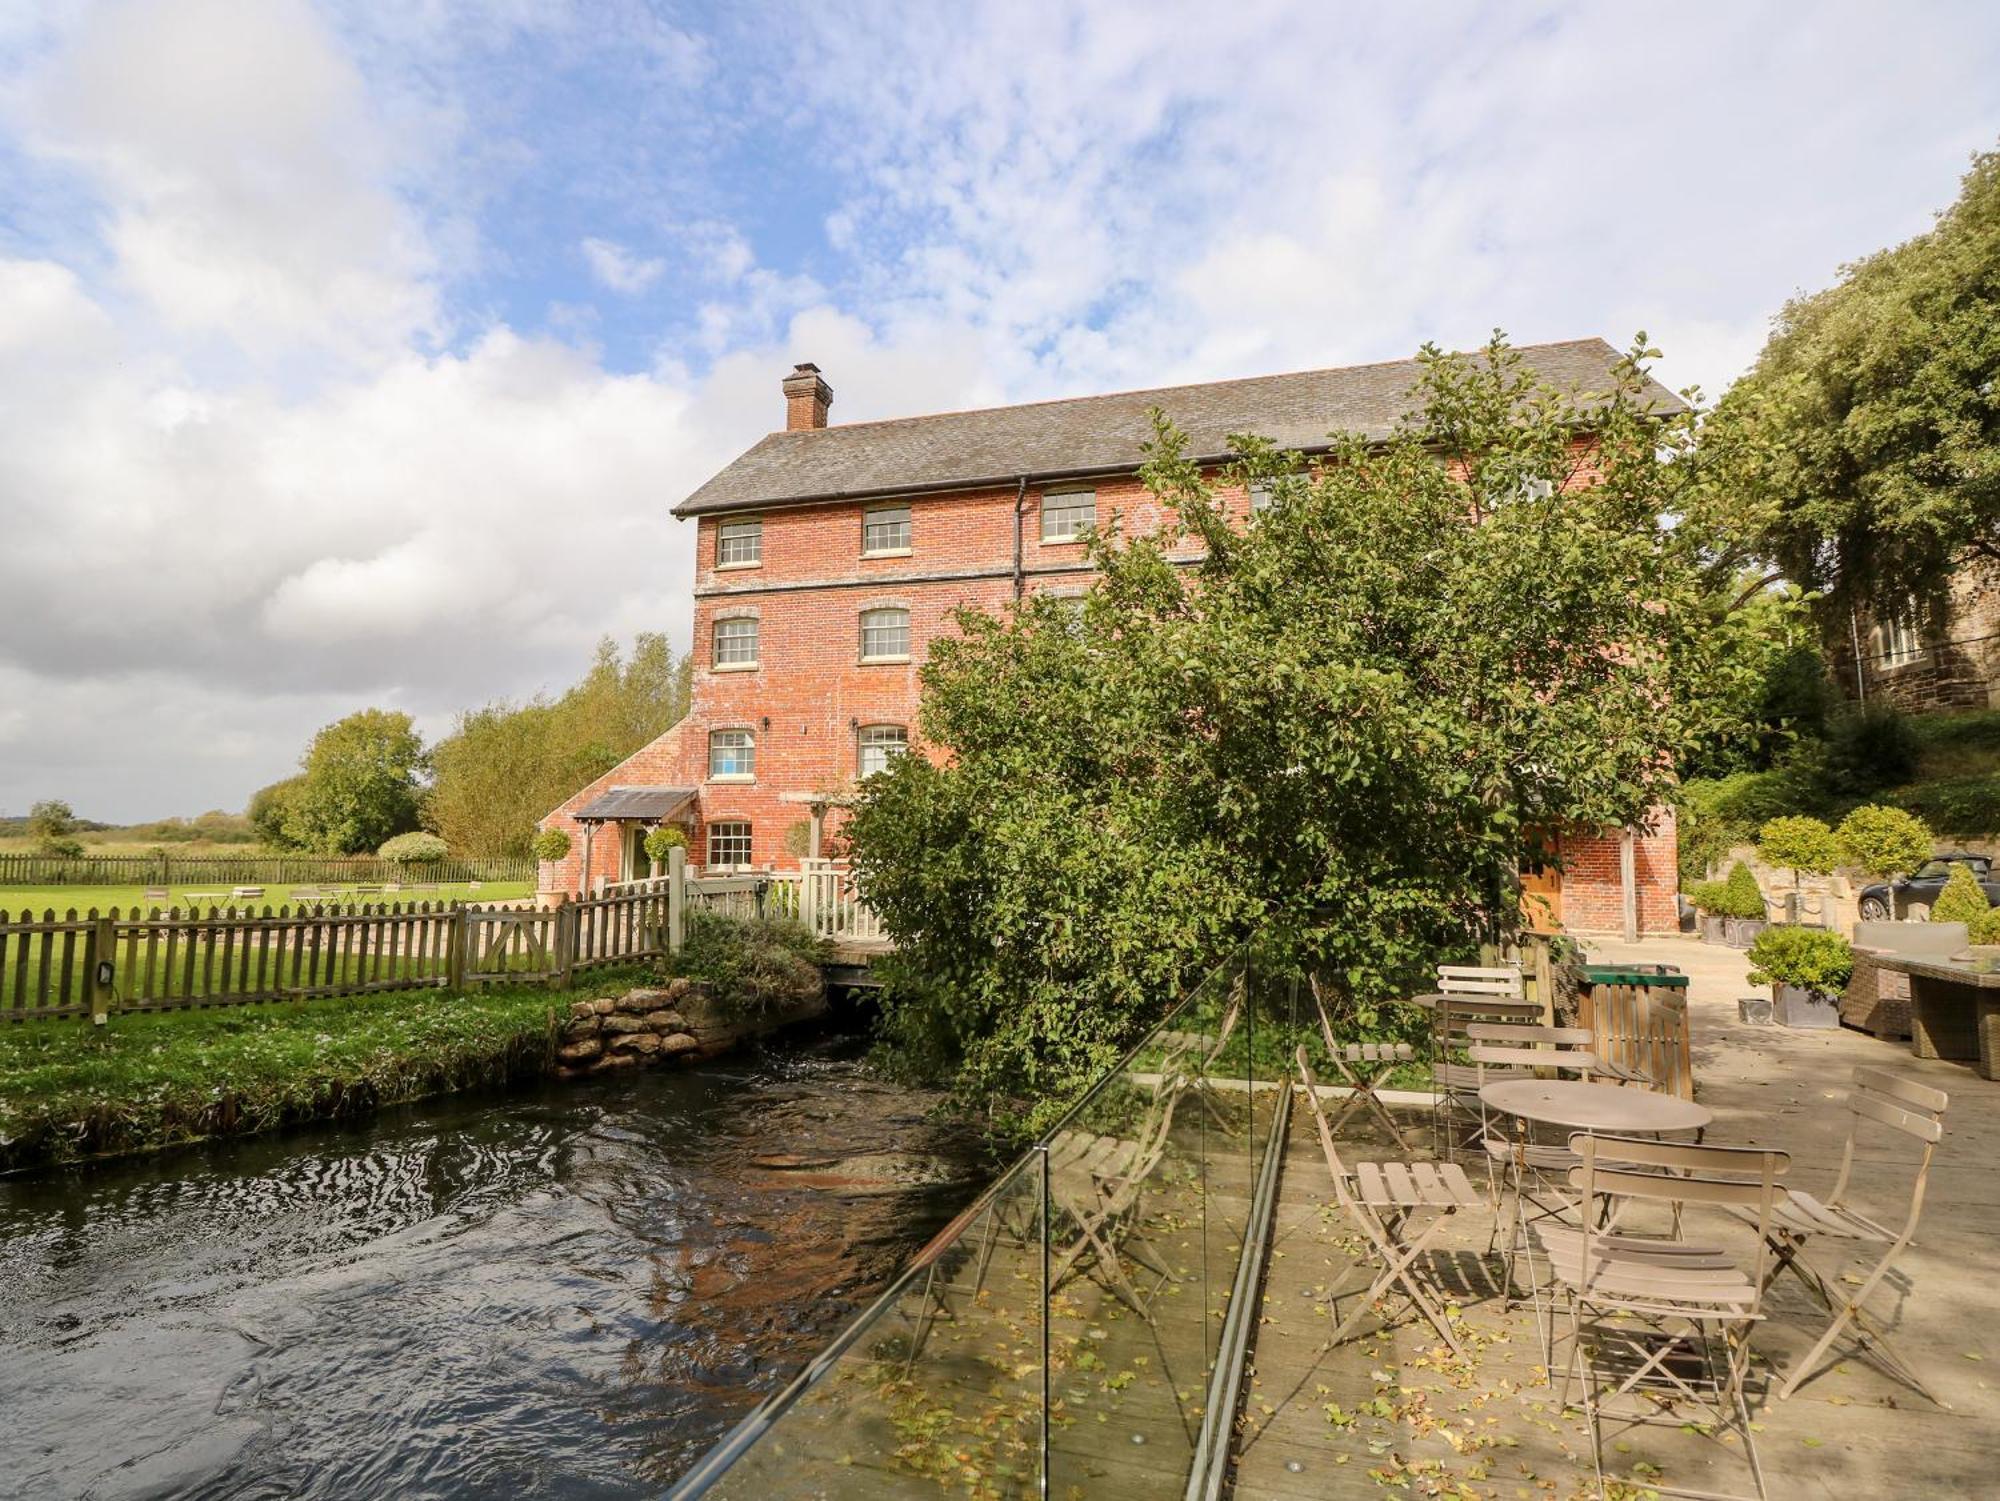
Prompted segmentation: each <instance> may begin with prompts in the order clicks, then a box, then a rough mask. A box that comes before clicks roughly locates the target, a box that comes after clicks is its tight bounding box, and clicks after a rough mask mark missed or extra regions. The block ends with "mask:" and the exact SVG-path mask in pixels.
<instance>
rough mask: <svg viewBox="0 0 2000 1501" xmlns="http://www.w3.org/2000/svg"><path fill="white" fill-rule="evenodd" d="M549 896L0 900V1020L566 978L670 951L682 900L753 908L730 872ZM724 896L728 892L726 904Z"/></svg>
mask: <svg viewBox="0 0 2000 1501" xmlns="http://www.w3.org/2000/svg"><path fill="white" fill-rule="evenodd" d="M646 884H647V886H648V887H649V888H651V889H645V890H629V889H628V890H620V891H617V892H613V893H611V894H608V895H605V896H602V897H596V898H592V899H590V900H587V901H579V902H568V903H565V904H564V905H562V906H560V907H553V908H531V907H524V906H475V905H469V904H464V903H443V902H416V903H407V904H384V905H380V906H366V907H354V908H331V907H320V906H311V907H298V908H291V907H280V908H278V909H277V910H276V911H273V910H272V909H271V908H269V907H266V908H264V909H263V910H262V911H255V910H238V909H235V908H211V909H209V910H208V911H206V912H199V911H187V912H183V911H181V910H179V909H177V908H176V909H170V910H168V911H165V912H161V911H158V910H154V911H151V912H147V913H140V912H132V913H129V914H121V913H120V912H119V911H117V910H116V909H113V910H112V911H110V912H108V913H102V914H100V913H98V912H97V911H95V910H92V911H89V912H84V913H78V912H76V911H75V910H71V911H68V912H65V913H62V914H60V915H58V914H57V913H56V912H54V911H45V912H44V913H42V915H41V916H39V917H37V916H35V915H34V914H33V913H22V914H21V915H20V916H19V917H18V918H15V917H9V916H7V915H6V914H4V913H0V1021H17V1022H18V1021H39V1020H47V1019H52V1018H79V1017H96V1016H110V1015H113V1014H115V1013H120V1012H137V1011H164V1010H178V1009H184V1008H190V1007H204V1006H242V1005H252V1004H256V1003H258V1002H266V1001H302V1000H314V999H319V998H321V997H326V996H341V995H365V994H369V993H372V992H376V991H394V990H433V989H453V990H458V989H464V988H466V987H468V986H472V985H493V984H522V983H542V984H550V985H555V986H566V985H568V984H569V982H570V979H571V976H572V975H574V974H575V973H576V972H578V971H581V970H589V969H591V968H594V967H595V966H597V965H601V964H615V963H622V962H626V961H630V960H638V959H652V958H659V957H663V956H665V955H667V954H669V953H672V952H674V951H676V950H678V949H679V947H680V944H681V935H682V931H683V926H684V922H685V912H686V908H687V905H688V904H689V902H691V901H692V902H696V903H700V904H703V905H709V904H719V905H723V909H724V910H732V911H734V912H735V913H736V915H740V916H745V917H755V916H756V915H758V910H757V904H756V902H755V900H754V893H752V900H751V901H750V902H748V903H747V904H745V903H743V902H742V894H743V893H744V892H746V891H748V890H749V887H748V886H747V884H746V883H745V881H744V878H741V877H728V878H723V879H721V880H694V881H685V880H684V881H682V882H680V883H678V885H676V883H671V882H667V881H660V882H657V883H646ZM732 904H733V905H732Z"/></svg>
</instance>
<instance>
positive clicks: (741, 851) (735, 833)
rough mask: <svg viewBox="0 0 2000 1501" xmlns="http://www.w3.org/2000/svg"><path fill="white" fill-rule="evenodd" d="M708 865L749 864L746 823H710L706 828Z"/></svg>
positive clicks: (748, 832)
mask: <svg viewBox="0 0 2000 1501" xmlns="http://www.w3.org/2000/svg"><path fill="white" fill-rule="evenodd" d="M708 863H709V864H710V865H748V864H749V863H750V825H749V824H747V823H712V824H710V825H709V826H708Z"/></svg>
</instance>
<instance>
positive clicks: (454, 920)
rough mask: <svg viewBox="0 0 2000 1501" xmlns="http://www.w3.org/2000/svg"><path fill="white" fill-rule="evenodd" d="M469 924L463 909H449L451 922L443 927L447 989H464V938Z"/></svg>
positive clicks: (459, 990) (455, 990)
mask: <svg viewBox="0 0 2000 1501" xmlns="http://www.w3.org/2000/svg"><path fill="white" fill-rule="evenodd" d="M470 926H471V924H469V923H468V922H466V920H465V909H464V908H463V907H453V908H452V909H451V924H450V926H449V927H447V928H446V929H445V935H446V936H445V953H446V954H447V956H448V957H447V959H446V961H445V976H444V983H445V988H446V989H447V990H450V991H453V992H455V993H456V992H463V991H464V989H465V939H466V930H467V929H468V928H469V927H470Z"/></svg>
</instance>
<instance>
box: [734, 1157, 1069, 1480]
mask: <svg viewBox="0 0 2000 1501" xmlns="http://www.w3.org/2000/svg"><path fill="white" fill-rule="evenodd" d="M1043 1192H1044V1188H1043V1158H1042V1155H1041V1154H1040V1153H1031V1154H1030V1155H1029V1156H1028V1157H1027V1158H1025V1159H1024V1160H1023V1161H1021V1162H1020V1163H1017V1164H1016V1165H1015V1167H1014V1168H1013V1169H1012V1171H1010V1172H1009V1173H1008V1174H1007V1176H1006V1177H1005V1178H1003V1179H1002V1180H1001V1182H1000V1183H999V1185H998V1186H997V1187H996V1189H995V1190H994V1192H993V1193H992V1195H991V1196H990V1197H989V1198H988V1199H986V1200H985V1201H983V1203H982V1204H981V1205H979V1206H975V1208H974V1210H973V1211H972V1212H971V1213H970V1214H968V1215H967V1216H966V1218H965V1219H964V1220H963V1221H962V1222H960V1223H959V1224H957V1225H954V1226H952V1227H950V1228H948V1229H947V1230H946V1231H945V1232H944V1234H943V1235H941V1236H940V1237H939V1238H938V1240H937V1241H935V1242H933V1243H932V1245H931V1247H930V1248H929V1249H928V1250H927V1251H926V1253H925V1255H924V1257H923V1258H920V1260H919V1263H918V1265H916V1266H914V1267H912V1268H910V1269H909V1270H908V1271H907V1272H905V1273H904V1274H903V1276H902V1277H901V1278H900V1279H898V1281H897V1283H896V1284H895V1286H894V1287H893V1288H892V1289H891V1290H890V1292H889V1293H888V1294H887V1295H886V1296H885V1297H884V1298H883V1299H882V1301H881V1302H879V1303H877V1304H876V1305H875V1307H874V1308H873V1309H871V1310H870V1311H869V1312H868V1313H867V1314H866V1315H864V1316H863V1318H862V1320H861V1322H860V1323H858V1324H857V1325H856V1326H854V1327H853V1328H852V1329H850V1330H849V1331H848V1333H847V1334H846V1335H844V1336H842V1338H841V1340H840V1341H839V1342H837V1343H836V1345H835V1346H834V1347H833V1348H832V1349H831V1350H829V1351H828V1352H827V1353H826V1354H825V1355H822V1356H821V1357H820V1359H819V1360H818V1361H816V1362H815V1363H814V1365H813V1366H812V1367H810V1368H809V1369H808V1371H807V1374H806V1375H805V1376H804V1377H802V1378H801V1379H800V1381H799V1382H798V1383H796V1384H795V1385H794V1387H793V1388H792V1389H791V1390H790V1391H789V1392H788V1393H787V1394H786V1396H785V1397H781V1398H780V1399H779V1405H778V1407H777V1410H776V1411H775V1412H771V1413H769V1414H767V1415H765V1416H766V1417H767V1418H768V1426H767V1427H764V1428H763V1431H762V1432H761V1434H760V1435H757V1436H756V1441H755V1442H754V1443H753V1444H752V1445H751V1446H750V1448H749V1450H748V1451H747V1452H746V1453H745V1454H744V1455H743V1457H742V1458H741V1459H740V1460H738V1461H737V1463H736V1464H735V1465H734V1467H733V1468H731V1469H730V1470H729V1471H728V1473H727V1474H726V1475H724V1476H723V1478H722V1479H721V1480H720V1481H719V1482H718V1483H717V1484H716V1485H715V1486H714V1487H712V1488H711V1489H710V1490H709V1491H708V1492H707V1494H708V1495H710V1496H722V1497H735V1498H742V1501H780V1498H787V1497H804V1496H816V1497H841V1498H846V1497H856V1498H866V1501H897V1498H903V1497H909V1498H913V1501H918V1498H920V1501H935V1498H937V1497H938V1496H941V1495H946V1494H950V1495H958V1496H963V1495H974V1496H989V1497H998V1498H1006V1501H1013V1498H1022V1501H1025V1498H1027V1497H1032V1496H1037V1495H1039V1494H1041V1490H1042V1463H1041V1447H1042V1431H1043V1413H1044V1408H1043V1380H1042V1373H1043V1365H1042V1356H1043V1322H1042V1307H1043V1292H1042V1276H1043V1225H1042V1202H1043ZM715 1458H716V1456H713V1455H712V1456H711V1457H710V1462H713V1461H714V1460H715ZM1050 1494H1056V1492H1055V1491H1054V1490H1053V1489H1051V1491H1050Z"/></svg>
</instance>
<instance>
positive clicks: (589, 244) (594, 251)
mask: <svg viewBox="0 0 2000 1501" xmlns="http://www.w3.org/2000/svg"><path fill="white" fill-rule="evenodd" d="M580 248H581V249H582V251H583V259H584V262H585V264H587V265H588V266H589V267H590V274H591V275H592V276H594V277H596V278H597V280H598V281H599V282H600V283H601V284H602V285H604V286H607V287H609V288H610V289H611V290H612V291H614V292H625V293H633V292H643V291H645V290H646V288H648V287H650V286H651V285H652V284H653V283H654V282H656V281H658V280H659V279H660V277H661V276H662V275H663V274H664V273H665V271H666V269H667V263H666V262H665V261H664V260H662V259H660V258H659V257H658V256H652V257H647V258H641V257H639V256H636V255H634V254H633V253H632V252H631V251H629V250H627V249H626V248H625V247H624V246H623V245H620V244H617V243H616V242H614V241H611V240H600V239H596V238H587V239H585V240H584V242H583V244H582V246H581V247H580Z"/></svg>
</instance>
